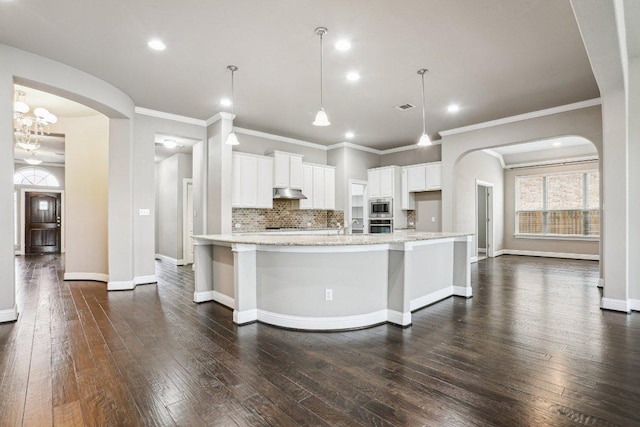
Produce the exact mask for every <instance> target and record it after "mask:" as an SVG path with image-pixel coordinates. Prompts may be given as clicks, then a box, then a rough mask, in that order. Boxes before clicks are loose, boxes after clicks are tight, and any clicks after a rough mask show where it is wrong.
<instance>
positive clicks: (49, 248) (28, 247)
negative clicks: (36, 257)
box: [24, 193, 62, 254]
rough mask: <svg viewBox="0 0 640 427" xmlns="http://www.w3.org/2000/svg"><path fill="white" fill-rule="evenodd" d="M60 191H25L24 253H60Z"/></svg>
mask: <svg viewBox="0 0 640 427" xmlns="http://www.w3.org/2000/svg"><path fill="white" fill-rule="evenodd" d="M61 213H62V212H61V196H60V193H26V196H25V238H24V241H25V253H27V254H41V253H60V236H61V233H60V226H61V222H60V221H61Z"/></svg>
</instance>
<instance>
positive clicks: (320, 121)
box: [313, 108, 331, 126]
mask: <svg viewBox="0 0 640 427" xmlns="http://www.w3.org/2000/svg"><path fill="white" fill-rule="evenodd" d="M330 124H331V122H330V121H329V118H328V117H327V113H325V112H324V108H321V109H320V110H319V111H318V114H316V119H315V120H314V121H313V125H314V126H329V125H330Z"/></svg>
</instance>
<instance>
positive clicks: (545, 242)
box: [504, 162, 600, 255]
mask: <svg viewBox="0 0 640 427" xmlns="http://www.w3.org/2000/svg"><path fill="white" fill-rule="evenodd" d="M589 169H595V170H597V169H598V162H591V163H582V164H574V165H563V166H546V167H538V168H524V169H511V170H505V172H504V176H505V187H504V200H505V203H504V232H505V244H504V248H505V249H512V250H519V251H535V252H555V253H563V254H585V255H598V254H599V252H600V243H599V242H598V241H597V240H596V241H586V240H558V239H553V240H550V239H530V238H526V239H522V238H520V239H518V238H516V237H514V234H515V232H516V219H515V217H516V214H515V204H516V201H515V194H516V188H515V180H516V177H518V176H525V175H539V174H546V173H561V172H571V171H585V170H589Z"/></svg>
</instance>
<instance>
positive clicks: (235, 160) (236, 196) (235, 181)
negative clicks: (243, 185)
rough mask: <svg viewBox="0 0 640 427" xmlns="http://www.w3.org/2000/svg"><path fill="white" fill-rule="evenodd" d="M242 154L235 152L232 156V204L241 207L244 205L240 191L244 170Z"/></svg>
mask: <svg viewBox="0 0 640 427" xmlns="http://www.w3.org/2000/svg"><path fill="white" fill-rule="evenodd" d="M240 166H241V163H240V156H238V155H235V154H233V156H232V157H231V206H232V207H234V208H239V207H241V206H242V198H241V196H242V195H241V192H240V177H241V176H242V171H241V170H240Z"/></svg>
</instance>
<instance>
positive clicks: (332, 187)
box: [324, 168, 336, 210]
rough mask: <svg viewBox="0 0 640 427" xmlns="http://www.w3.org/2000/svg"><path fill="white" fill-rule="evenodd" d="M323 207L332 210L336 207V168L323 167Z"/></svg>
mask: <svg viewBox="0 0 640 427" xmlns="http://www.w3.org/2000/svg"><path fill="white" fill-rule="evenodd" d="M324 208H325V209H329V210H334V209H335V208H336V170H335V169H334V168H325V169H324Z"/></svg>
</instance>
